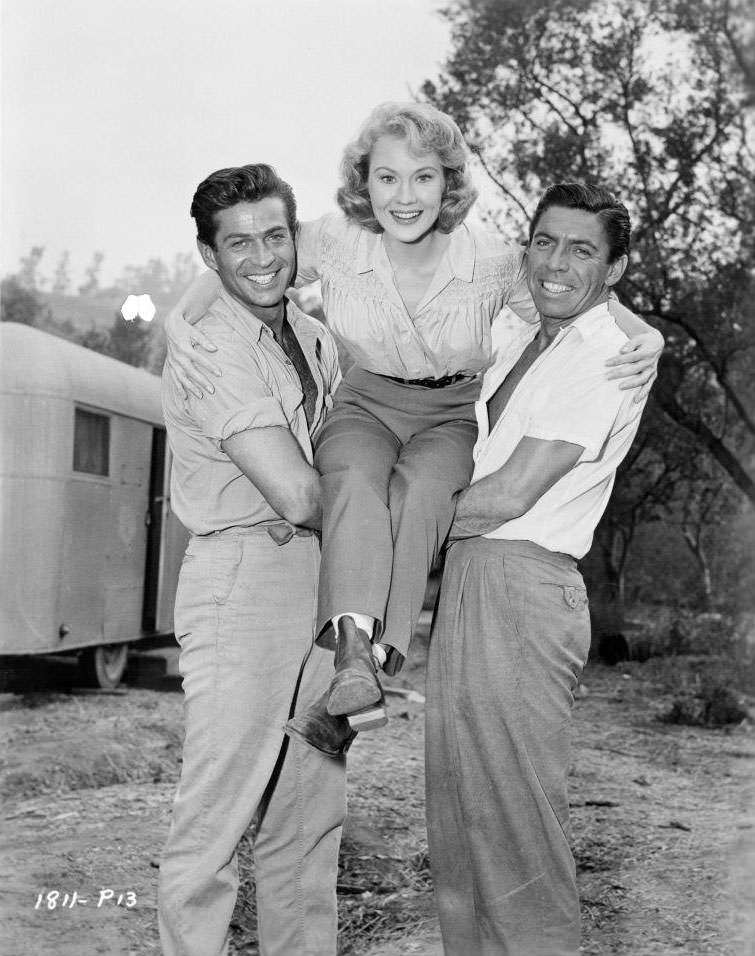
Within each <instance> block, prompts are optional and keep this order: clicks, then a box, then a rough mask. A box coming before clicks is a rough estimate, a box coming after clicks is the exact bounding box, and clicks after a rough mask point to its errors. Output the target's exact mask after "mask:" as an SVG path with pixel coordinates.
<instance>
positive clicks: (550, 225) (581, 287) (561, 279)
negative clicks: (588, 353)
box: [527, 206, 627, 322]
mask: <svg viewBox="0 0 755 956" xmlns="http://www.w3.org/2000/svg"><path fill="white" fill-rule="evenodd" d="M608 256H609V247H608V240H607V239H606V235H605V230H604V229H603V224H602V223H601V221H600V219H599V218H598V216H597V215H596V214H595V213H591V212H585V211H584V210H583V209H567V208H564V207H563V206H550V207H549V208H548V209H546V210H545V212H544V213H543V214H542V216H541V217H540V219H539V220H538V222H537V223H536V225H535V231H534V233H533V236H532V242H531V243H530V245H529V248H528V249H527V284H528V285H529V289H530V292H531V294H532V298H533V300H534V302H535V306H536V308H537V310H538V312H539V313H540V316H541V317H542V318H549V319H555V320H556V321H559V322H563V321H569V320H571V319H575V318H577V316H579V315H582V313H583V312H587V310H588V309H591V308H592V307H593V306H594V305H597V304H598V303H599V302H602V301H605V299H606V298H607V296H608V290H609V288H610V287H611V286H612V285H614V284H615V283H616V282H618V281H619V279H620V278H621V276H622V274H623V272H624V269H625V268H626V264H627V257H626V256H620V257H619V258H618V259H617V260H616V261H615V262H612V263H609V261H608Z"/></svg>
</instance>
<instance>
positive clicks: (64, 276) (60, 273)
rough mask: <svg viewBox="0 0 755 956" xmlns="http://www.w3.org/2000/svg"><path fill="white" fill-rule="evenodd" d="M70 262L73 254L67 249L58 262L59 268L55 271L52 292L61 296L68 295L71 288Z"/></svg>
mask: <svg viewBox="0 0 755 956" xmlns="http://www.w3.org/2000/svg"><path fill="white" fill-rule="evenodd" d="M70 261H71V253H70V252H69V251H68V250H67V249H66V251H65V252H64V253H63V254H62V255H61V257H60V259H59V260H58V266H57V268H56V269H55V278H54V279H53V283H52V291H53V292H57V293H58V294H59V295H66V294H67V293H68V291H69V290H70V288H71V275H70V271H69V264H70Z"/></svg>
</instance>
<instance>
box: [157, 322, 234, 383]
mask: <svg viewBox="0 0 755 956" xmlns="http://www.w3.org/2000/svg"><path fill="white" fill-rule="evenodd" d="M165 333H166V335H167V338H168V354H167V358H166V360H165V372H166V373H167V374H169V375H170V377H171V379H172V381H173V385H174V387H175V388H177V389H178V392H179V394H180V395H181V396H182V397H183V398H184V399H186V398H188V394H189V392H191V394H192V395H196V396H197V398H201V397H202V395H203V394H204V393H205V392H209V393H210V394H212V393H213V392H214V391H215V386H214V385H213V384H212V382H211V381H210V380H209V378H210V376H212V375H220V374H221V371H220V369H219V368H218V366H217V365H216V364H215V363H214V362H212V361H211V360H210V359H209V358H207V356H206V355H205V354H204V353H205V352H217V346H216V345H215V344H214V343H213V342H212V340H211V339H208V338H207V336H206V335H204V334H203V333H202V332H200V331H199V329H197V328H196V327H195V326H193V325H189V323H188V322H187V321H186V320H185V319H184V317H183V314H182V313H181V312H180V311H179V307H178V306H176V308H175V309H172V310H171V312H170V313H169V315H168V318H167V319H166V320H165Z"/></svg>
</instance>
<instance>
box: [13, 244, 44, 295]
mask: <svg viewBox="0 0 755 956" xmlns="http://www.w3.org/2000/svg"><path fill="white" fill-rule="evenodd" d="M44 254H45V247H44V246H32V247H31V249H30V250H29V255H28V256H25V257H24V258H23V259H22V260H21V266H20V268H19V270H18V272H17V273H16V280H17V281H18V283H19V285H20V286H22V287H23V288H24V289H29V290H30V291H32V292H34V291H35V290H37V289H41V288H42V285H43V284H44V280H43V279H41V278H40V275H39V263H40V262H41V260H42V256H43V255H44Z"/></svg>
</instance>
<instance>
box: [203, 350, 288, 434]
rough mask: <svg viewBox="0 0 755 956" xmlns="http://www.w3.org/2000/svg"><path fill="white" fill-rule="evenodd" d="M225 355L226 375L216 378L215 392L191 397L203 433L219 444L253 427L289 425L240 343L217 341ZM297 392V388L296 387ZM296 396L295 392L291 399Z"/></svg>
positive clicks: (277, 399) (223, 357) (253, 359)
mask: <svg viewBox="0 0 755 956" xmlns="http://www.w3.org/2000/svg"><path fill="white" fill-rule="evenodd" d="M217 344H218V353H217V354H218V355H219V356H220V355H222V359H223V360H222V363H221V367H222V372H223V374H222V375H221V376H220V377H219V378H217V379H214V380H213V383H214V385H215V391H214V393H213V394H211V395H205V396H204V397H203V398H201V399H198V398H194V397H192V398H191V399H190V401H191V404H192V412H193V414H194V417H195V418H196V420H197V421H198V422H199V424H200V426H201V428H202V431H203V432H204V434H205V435H206V436H207V437H208V438H211V439H212V440H213V441H214V442H216V444H217V445H218V447H219V446H220V444H221V442H224V441H226V440H227V439H229V438H230V437H231V436H232V435H237V434H238V433H239V432H243V431H247V430H249V429H250V428H270V427H272V426H275V425H281V426H283V427H285V428H287V427H288V425H289V421H288V418H287V416H286V410H285V409H284V407H283V405H282V404H281V401H282V398H283V397H285V396H282V397H281V398H278V397H276V396H275V395H274V394H273V392H272V390H271V388H270V386H269V384H268V382H267V381H266V378H265V375H264V373H263V371H262V369H261V368H260V367H259V365H258V363H257V362H256V360H255V358H254V357H253V356H252V355H251V354H250V353H249V351H248V350H243V351H241V350H240V349H239V345H238V342H228V343H225V342H220V341H218V342H217ZM294 391H295V390H294ZM296 401H297V396H295V395H292V402H296Z"/></svg>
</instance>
